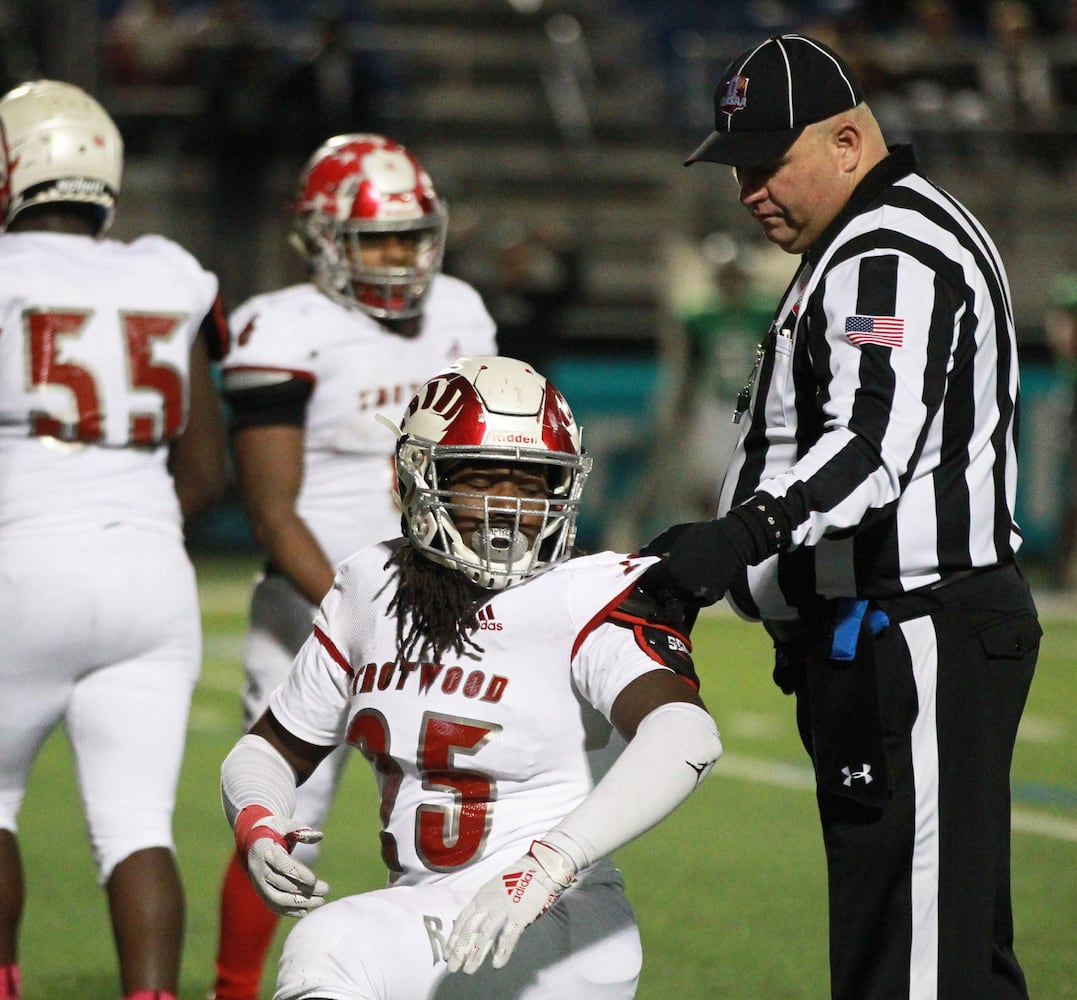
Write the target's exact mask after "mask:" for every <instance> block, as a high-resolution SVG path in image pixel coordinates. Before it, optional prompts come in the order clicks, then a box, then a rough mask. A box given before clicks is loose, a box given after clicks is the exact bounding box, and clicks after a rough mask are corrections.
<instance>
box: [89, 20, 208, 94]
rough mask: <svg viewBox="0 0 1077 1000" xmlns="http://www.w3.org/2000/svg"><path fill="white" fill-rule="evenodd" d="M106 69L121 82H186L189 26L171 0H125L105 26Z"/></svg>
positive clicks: (189, 66)
mask: <svg viewBox="0 0 1077 1000" xmlns="http://www.w3.org/2000/svg"><path fill="white" fill-rule="evenodd" d="M104 62H105V72H106V75H107V76H108V78H109V80H110V81H111V82H113V83H120V84H166V85H167V84H177V83H187V82H189V81H190V79H191V75H192V72H193V69H194V66H193V55H192V52H191V37H190V32H189V30H188V26H187V24H186V22H185V21H184V19H183V18H181V17H180V15H179V11H178V10H177V7H176V5H175V3H173V2H172V0H127V2H126V3H124V4H123V6H122V7H120V9H119V10H118V11H117V12H116V14H115V16H114V17H113V18H112V19H111V20H110V21H109V22H108V23H107V24H106V26H105V38H104Z"/></svg>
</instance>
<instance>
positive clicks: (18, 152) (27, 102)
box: [0, 80, 123, 237]
mask: <svg viewBox="0 0 1077 1000" xmlns="http://www.w3.org/2000/svg"><path fill="white" fill-rule="evenodd" d="M122 176H123V139H122V137H121V136H120V131H119V129H118V128H117V127H116V123H115V122H114V121H113V120H112V118H111V117H110V116H109V114H108V112H107V111H105V109H104V108H103V107H101V105H100V104H98V103H97V101H95V100H94V99H93V98H92V97H91V96H90V95H89V94H87V93H86V92H85V91H83V90H81V89H80V88H78V87H76V86H74V85H73V84H70V83H63V82H62V81H59V80H34V81H31V82H29V83H23V84H20V85H19V86H18V87H15V88H14V89H12V90H9V91H8V92H7V93H6V94H5V95H4V96H3V98H0V229H6V228H7V226H8V225H9V224H10V223H11V221H12V219H14V218H15V216H17V215H18V214H19V213H20V212H23V211H25V210H26V209H28V208H32V207H33V206H35V205H49V204H59V203H74V204H79V205H89V206H91V207H92V208H93V209H95V210H96V214H97V216H98V228H97V235H98V236H99V237H100V236H103V235H104V234H105V232H106V231H107V230H108V228H109V226H110V225H112V217H113V214H114V212H115V209H116V199H117V198H118V197H119V194H120V180H121V178H122Z"/></svg>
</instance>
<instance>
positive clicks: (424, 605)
mask: <svg viewBox="0 0 1077 1000" xmlns="http://www.w3.org/2000/svg"><path fill="white" fill-rule="evenodd" d="M390 567H395V569H396V574H395V576H396V593H395V594H394V595H393V599H392V600H391V601H390V602H389V611H390V612H395V613H396V648H397V653H396V656H397V663H398V664H400V663H404V662H406V661H411V662H413V663H414V662H416V661H417V660H434V661H437V660H439V659H440V658H441V657H442V656H444V655H445V654H446V653H448V652H450V651H451V652H453V653H455V654H456V655H457V656H464V655H465V653H466V651H467V650H471V651H472V652H473V653H482V652H483V648H482V646H480V645H479V644H478V643H477V642H475V640H474V639H473V638H472V633H473V632H474V631H475V630H476V629H477V628H478V625H479V622H478V618H477V617H476V612H477V611H478V610H479V608H480V607H481V606H482V603H483V601H485V600H487V599H488V598H489V596H490V591H488V590H484V589H483V588H482V587H480V586H479V585H478V584H475V583H472V582H471V581H470V580H469V579H468V578H467V577H466V576H464V575H463V574H462V573H460V572H459V571H458V570H454V569H449V568H448V567H447V566H442V565H441V564H440V563H436V562H434V561H433V560H431V559H427V558H426V556H424V555H422V554H420V553H419V552H418V551H416V549H415V548H414V547H413V546H411V545H409V544H404V545H400V546H398V547H396V548H395V549H394V551H393V554H392V555H391V556H389V559H388V561H387V562H386V563H385V568H386V569H389V568H390Z"/></svg>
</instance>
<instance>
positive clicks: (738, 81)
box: [718, 73, 748, 115]
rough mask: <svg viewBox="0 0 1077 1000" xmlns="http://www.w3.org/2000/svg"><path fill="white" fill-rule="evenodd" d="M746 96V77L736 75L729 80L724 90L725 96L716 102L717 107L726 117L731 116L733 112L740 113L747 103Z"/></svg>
mask: <svg viewBox="0 0 1077 1000" xmlns="http://www.w3.org/2000/svg"><path fill="white" fill-rule="evenodd" d="M747 94H748V77H746V76H742V75H741V74H740V73H737V74H736V75H735V76H731V77H730V78H729V83H728V84H727V85H726V88H725V94H724V95H723V96H722V99H721V100H720V101H719V102H718V106H719V107H720V108H721V109H722V111H724V112H725V113H726V114H727V115H731V114H733V112H734V111H741V110H743V109H744V107H745V106H746V105H747V103H748V99H747Z"/></svg>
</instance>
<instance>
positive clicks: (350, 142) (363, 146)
mask: <svg viewBox="0 0 1077 1000" xmlns="http://www.w3.org/2000/svg"><path fill="white" fill-rule="evenodd" d="M292 209H293V211H294V212H295V215H296V220H295V228H294V232H293V236H292V242H293V244H294V245H295V246H296V248H297V249H298V250H299V251H300V253H302V254H303V256H304V257H306V258H307V261H308V262H309V263H310V266H311V269H312V271H313V277H314V282H315V284H316V285H317V286H318V288H319V289H321V291H322V292H324V293H325V294H326V295H328V296H329V297H330V298H332V299H334V300H335V301H337V302H340V303H341V304H343V305H346V306H349V307H357V308H359V309H362V310H363V311H364V312H366V313H368V314H369V315H371V316H373V317H374V318H375V319H379V320H380V319H406V318H408V317H411V316H418V315H419V314H420V313H421V312H422V309H423V301H424V300H425V298H426V296H427V294H428V293H429V291H430V286H431V283H432V282H433V279H434V275H435V274H437V273H438V271H439V270H440V269H441V259H442V256H443V255H444V252H445V230H446V227H447V223H448V213H447V211H446V209H445V206H444V205H443V204H442V202H441V201H440V200H439V199H438V196H437V193H436V192H435V191H434V185H433V184H432V183H431V181H430V177H429V175H428V174H427V172H426V170H425V169H423V166H422V164H421V163H420V162H419V160H418V159H417V158H416V157H415V155H414V154H413V153H411V152H409V151H408V150H407V149H405V148H404V147H403V146H402V145H400V143H398V142H395V141H394V140H392V139H389V138H386V137H385V136H382V135H373V134H367V133H356V134H349V135H338V136H334V137H333V138H331V139H329V140H327V141H326V142H325V143H323V144H322V145H321V146H320V147H319V148H318V149H317V150H316V151H315V152H314V154H313V155H312V156H311V158H310V159H309V160H308V161H307V164H306V166H305V167H304V168H303V172H302V174H301V175H300V179H299V192H298V194H297V196H296V199H295V202H294V203H293V206H292ZM386 233H413V234H415V236H416V238H417V240H418V246H417V254H416V258H415V262H414V264H413V265H410V266H407V267H368V266H364V265H363V262H362V260H361V257H360V248H361V246H362V241H363V239H364V237H367V236H371V235H381V234H386Z"/></svg>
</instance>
